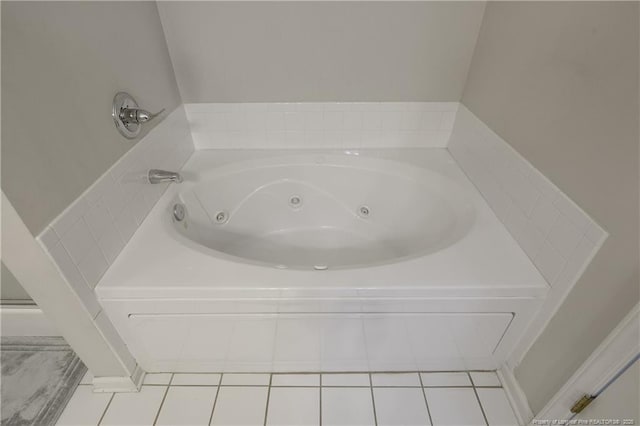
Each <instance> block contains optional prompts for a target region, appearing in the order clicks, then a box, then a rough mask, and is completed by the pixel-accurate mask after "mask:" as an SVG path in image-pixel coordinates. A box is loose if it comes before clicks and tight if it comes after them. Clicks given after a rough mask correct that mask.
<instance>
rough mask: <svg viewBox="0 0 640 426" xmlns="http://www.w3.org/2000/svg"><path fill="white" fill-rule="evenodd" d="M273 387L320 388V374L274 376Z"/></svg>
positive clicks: (272, 379)
mask: <svg viewBox="0 0 640 426" xmlns="http://www.w3.org/2000/svg"><path fill="white" fill-rule="evenodd" d="M271 386H320V375H319V374H274V375H273V377H272V378H271Z"/></svg>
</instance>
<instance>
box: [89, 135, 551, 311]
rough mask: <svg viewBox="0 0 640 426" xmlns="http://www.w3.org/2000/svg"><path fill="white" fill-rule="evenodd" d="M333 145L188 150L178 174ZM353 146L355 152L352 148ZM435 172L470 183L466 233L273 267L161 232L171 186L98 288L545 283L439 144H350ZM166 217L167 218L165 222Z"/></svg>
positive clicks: (484, 293)
mask: <svg viewBox="0 0 640 426" xmlns="http://www.w3.org/2000/svg"><path fill="white" fill-rule="evenodd" d="M301 153H302V154H314V155H315V154H323V153H324V154H331V153H337V152H336V151H311V150H307V151H279V150H259V151H248V150H243V151H233V150H229V151H222V150H215V151H213V150H211V151H208V150H202V151H196V152H195V153H194V154H193V156H192V157H191V159H190V160H189V161H188V162H187V163H186V165H185V166H184V168H183V170H182V174H183V175H184V176H185V179H186V180H188V179H189V176H190V175H192V174H194V173H198V172H199V171H201V170H207V169H210V168H215V167H219V166H221V165H224V164H228V163H232V162H234V161H240V160H246V159H251V158H260V157H269V156H282V155H291V154H301ZM352 154H353V153H352ZM358 154H359V155H362V156H373V157H376V158H383V159H392V160H395V161H403V162H406V163H409V164H412V165H414V166H418V167H425V168H429V169H432V170H435V171H437V172H439V173H442V174H444V175H446V176H448V177H449V178H451V179H453V180H454V181H455V182H457V183H458V184H459V185H461V186H463V187H464V188H466V189H468V193H469V197H470V199H471V201H472V202H473V204H474V206H475V208H476V213H477V216H476V220H475V223H474V225H473V227H472V228H471V230H470V231H469V233H468V235H466V236H465V237H464V238H462V239H461V240H460V241H458V242H456V243H455V244H453V245H451V246H449V247H447V248H445V249H443V250H440V251H438V252H436V253H432V254H429V255H427V256H423V257H419V258H413V259H409V260H404V261H401V262H397V263H390V264H385V265H379V266H372V267H365V268H356V269H343V270H331V269H329V270H323V271H301V270H280V269H276V268H270V267H265V266H259V265H252V264H246V263H239V262H235V261H233V260H230V259H228V258H224V257H218V256H211V255H210V254H209V253H207V252H206V251H204V250H202V248H201V247H199V246H197V245H195V244H194V245H189V244H185V243H184V241H179V240H178V239H176V238H175V237H174V236H172V234H171V233H170V232H167V231H168V230H167V226H168V225H167V222H168V221H167V220H166V219H167V217H168V215H169V214H170V213H169V212H170V211H171V207H172V200H173V199H174V197H175V195H176V193H177V192H178V191H179V190H180V186H179V185H171V186H170V187H169V188H168V190H167V191H166V192H165V193H164V195H163V196H162V197H161V199H160V200H159V201H158V203H157V204H156V206H155V207H154V208H153V209H152V211H151V212H150V213H149V215H148V216H147V218H146V219H145V221H144V223H143V224H142V225H141V226H140V228H139V229H138V231H137V232H136V233H135V235H134V236H133V237H132V238H131V240H130V242H129V243H128V244H127V246H126V247H125V248H124V250H123V251H122V253H121V254H120V256H119V257H118V259H116V261H115V262H114V263H113V265H112V266H111V267H110V268H109V270H108V271H107V272H106V274H105V275H104V277H103V278H102V279H101V281H100V282H99V284H98V286H97V287H96V292H97V295H98V297H99V298H100V299H102V300H109V299H244V298H271V299H273V298H275V299H280V298H282V299H290V298H294V299H295V298H474V297H480V298H541V297H544V295H545V294H546V293H547V291H548V284H547V282H546V281H545V279H544V278H543V277H542V276H541V274H540V273H539V272H538V270H537V269H536V268H535V266H534V265H533V264H532V262H531V261H530V259H529V258H528V257H527V256H526V254H525V253H524V252H523V251H522V249H521V248H520V246H519V245H518V244H517V243H516V242H515V240H514V239H513V238H512V237H511V235H510V234H509V233H508V231H507V230H506V228H505V227H504V225H503V224H502V223H501V222H500V221H499V220H498V218H497V217H496V216H495V215H494V213H493V211H492V210H491V209H490V207H489V206H488V205H487V203H486V202H485V201H484V199H483V198H482V196H481V195H480V193H479V192H478V190H477V189H476V188H475V186H474V185H473V184H472V183H471V182H470V181H469V180H468V179H467V177H466V176H465V174H464V173H463V172H462V170H461V169H460V168H459V167H458V165H457V164H456V163H455V161H454V160H453V159H452V157H451V156H450V155H449V153H448V151H447V150H446V149H434V148H428V149H385V150H362V151H358ZM169 224H170V223H169Z"/></svg>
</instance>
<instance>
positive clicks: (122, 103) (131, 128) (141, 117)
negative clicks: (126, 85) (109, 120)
mask: <svg viewBox="0 0 640 426" xmlns="http://www.w3.org/2000/svg"><path fill="white" fill-rule="evenodd" d="M163 111H164V108H163V109H162V110H160V111H158V112H156V113H155V114H152V113H150V112H149V111H146V110H144V109H142V108H138V103H137V102H136V101H135V99H133V96H131V95H130V94H128V93H125V92H118V93H116V95H115V96H114V98H113V109H112V111H111V117H113V121H114V123H115V124H116V128H117V129H118V131H119V132H120V134H122V135H123V136H124V137H125V138H127V139H133V138H135V137H136V136H138V133H140V127H141V126H140V125H141V124H142V123H146V122H147V121H150V120H153V119H154V118H156V117H157V116H158V115H159V114H161V113H162V112H163Z"/></svg>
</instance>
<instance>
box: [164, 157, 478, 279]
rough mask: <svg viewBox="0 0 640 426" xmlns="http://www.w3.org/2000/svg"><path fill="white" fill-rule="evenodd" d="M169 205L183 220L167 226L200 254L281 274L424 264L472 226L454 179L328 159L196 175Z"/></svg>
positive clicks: (272, 161) (246, 165)
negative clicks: (412, 260) (400, 263)
mask: <svg viewBox="0 0 640 426" xmlns="http://www.w3.org/2000/svg"><path fill="white" fill-rule="evenodd" d="M175 204H178V205H179V206H178V207H176V208H182V209H183V212H185V213H186V217H185V218H184V219H183V220H182V221H177V220H174V224H175V227H176V229H178V230H179V231H180V233H181V234H182V235H184V236H185V237H187V238H188V239H190V240H192V241H195V242H196V243H198V244H200V245H201V246H202V248H203V249H204V251H205V252H206V253H209V254H210V255H211V256H217V257H221V256H224V255H229V256H231V257H229V259H232V260H235V261H239V262H250V263H254V264H259V265H262V266H266V267H275V268H279V269H287V268H289V269H301V270H312V269H315V270H326V269H344V268H353V267H372V266H376V265H380V264H384V263H390V262H398V261H401V260H404V259H408V258H412V257H418V256H426V255H428V254H430V253H434V252H436V251H439V250H441V249H443V248H446V247H448V246H450V245H452V244H455V242H456V241H458V240H460V239H461V238H463V237H464V236H465V235H466V234H467V232H468V231H469V229H470V228H471V226H472V224H473V221H474V219H475V208H474V205H473V203H472V202H470V200H469V197H468V195H467V191H465V189H464V188H462V187H461V186H460V185H459V184H457V183H456V182H455V181H454V180H453V179H451V178H448V177H446V176H444V175H442V174H440V173H437V172H434V171H432V170H428V169H421V168H419V167H415V166H410V165H407V164H406V163H405V164H403V163H400V162H395V161H390V160H382V159H376V158H367V157H357V156H353V155H335V154H334V155H326V154H323V155H301V156H287V157H275V158H267V159H263V160H261V161H244V162H239V163H235V164H231V165H228V166H225V167H221V168H216V169H212V170H206V171H202V172H201V173H199V174H198V176H197V181H195V182H190V183H187V184H186V185H184V186H183V188H181V190H180V192H179V194H178V195H177V196H176V198H175V202H174V205H175ZM178 238H179V237H178ZM209 249H210V250H209Z"/></svg>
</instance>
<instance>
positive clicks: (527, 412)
mask: <svg viewBox="0 0 640 426" xmlns="http://www.w3.org/2000/svg"><path fill="white" fill-rule="evenodd" d="M497 373H498V377H499V378H500V382H501V383H502V387H503V388H504V391H505V393H506V394H507V398H509V402H510V403H511V408H513V411H514V413H515V414H516V417H517V418H518V423H519V424H520V425H526V424H529V422H530V421H531V420H532V419H533V411H531V408H530V407H529V401H527V396H526V395H525V393H524V391H523V390H522V388H521V387H520V384H519V383H518V381H517V380H516V376H515V375H514V374H513V371H512V370H511V369H510V368H509V367H508V366H506V365H505V366H503V367H502V368H501V369H500V370H498V371H497Z"/></svg>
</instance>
